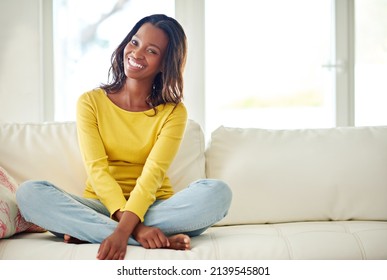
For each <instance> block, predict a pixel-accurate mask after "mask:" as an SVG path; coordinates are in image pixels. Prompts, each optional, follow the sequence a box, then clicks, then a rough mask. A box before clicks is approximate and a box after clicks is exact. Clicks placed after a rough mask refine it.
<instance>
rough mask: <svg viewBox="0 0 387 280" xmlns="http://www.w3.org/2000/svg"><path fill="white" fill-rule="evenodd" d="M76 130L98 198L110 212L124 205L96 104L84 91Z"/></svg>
mask: <svg viewBox="0 0 387 280" xmlns="http://www.w3.org/2000/svg"><path fill="white" fill-rule="evenodd" d="M77 132H78V141H79V147H80V150H81V153H82V156H83V160H84V163H85V166H86V171H87V174H88V180H89V182H90V184H91V185H92V187H93V189H94V191H95V193H96V195H97V197H98V199H99V200H100V201H101V202H102V203H103V204H104V205H105V206H106V208H107V209H108V210H109V212H110V214H111V215H112V214H113V213H114V212H116V211H117V210H119V209H121V208H122V207H123V206H124V205H125V203H126V199H125V197H124V194H123V192H122V189H121V187H120V185H119V184H118V183H117V182H116V180H115V179H114V178H113V177H112V176H111V175H110V173H109V165H108V156H107V154H106V151H105V148H104V145H103V142H102V139H101V136H100V133H99V128H98V121H97V115H96V107H95V106H94V105H93V102H92V100H90V97H89V96H88V95H87V94H83V95H82V96H81V97H80V98H79V99H78V103H77Z"/></svg>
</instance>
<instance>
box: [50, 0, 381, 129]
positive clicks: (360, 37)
mask: <svg viewBox="0 0 387 280" xmlns="http://www.w3.org/2000/svg"><path fill="white" fill-rule="evenodd" d="M53 5H54V13H53V21H54V32H53V33H54V62H55V69H54V70H55V71H54V73H55V118H54V119H55V120H57V121H61V120H73V119H75V103H76V100H77V99H78V96H79V95H80V94H82V93H83V92H85V91H87V90H90V89H92V88H94V87H97V86H99V85H100V84H101V83H105V82H106V81H107V74H108V69H109V66H110V56H111V53H112V52H113V50H114V49H115V47H116V46H117V45H118V44H119V43H120V42H121V40H122V38H123V37H124V36H125V35H126V34H127V32H128V31H129V29H130V28H131V27H132V26H133V24H134V23H135V22H136V21H138V20H139V19H140V18H142V17H143V16H145V15H148V14H151V13H165V14H167V15H170V16H176V18H177V19H178V20H179V21H180V23H182V25H183V27H184V28H185V30H186V33H187V36H188V44H189V45H188V55H189V57H188V63H187V69H186V71H185V75H186V76H185V82H186V83H185V101H186V104H187V108H188V111H189V112H190V113H191V116H193V118H194V119H195V120H197V121H199V123H200V124H201V125H202V126H203V127H204V128H205V132H206V135H207V136H209V133H210V132H211V131H213V130H214V129H216V128H217V127H218V126H219V125H226V126H236V127H262V128H274V129H275V128H313V127H314V128H318V127H333V126H342V125H359V126H360V125H386V124H387V110H385V109H384V107H385V104H387V82H386V80H385V79H384V77H385V76H386V75H387V0H314V1H310V0H292V1H288V0H271V1H265V0H239V1H235V0H109V1H108V0H82V1H77V0H61V1H53ZM90 7H92V9H91V8H90ZM175 9H176V10H175ZM203 73H204V74H203ZM199 85H200V86H199ZM202 86H203V89H202Z"/></svg>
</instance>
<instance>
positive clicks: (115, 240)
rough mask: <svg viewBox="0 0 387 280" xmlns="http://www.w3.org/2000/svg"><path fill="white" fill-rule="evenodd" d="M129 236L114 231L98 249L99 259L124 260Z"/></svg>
mask: <svg viewBox="0 0 387 280" xmlns="http://www.w3.org/2000/svg"><path fill="white" fill-rule="evenodd" d="M127 245H128V238H127V237H126V234H123V233H120V232H119V231H114V232H113V233H112V234H111V235H110V236H108V237H107V238H106V239H105V240H104V241H102V243H101V245H100V246H99V249H98V254H97V259H99V260H123V259H124V258H125V254H126V248H127Z"/></svg>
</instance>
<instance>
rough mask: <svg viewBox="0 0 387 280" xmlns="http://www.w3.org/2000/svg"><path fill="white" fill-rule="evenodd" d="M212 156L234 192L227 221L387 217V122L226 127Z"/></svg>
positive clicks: (215, 139) (212, 165)
mask: <svg viewBox="0 0 387 280" xmlns="http://www.w3.org/2000/svg"><path fill="white" fill-rule="evenodd" d="M206 160H207V162H206V163H207V167H206V168H207V176H208V177H210V178H219V179H222V180H224V181H225V182H226V183H228V184H229V185H230V187H231V189H232V191H233V201H232V205H231V209H230V211H229V214H228V216H227V217H226V218H225V219H223V220H222V221H221V222H220V223H219V224H220V225H224V224H253V223H278V222H293V221H322V220H387V127H361V128H360V127H358V128H354V127H347V128H331V129H305V130H265V129H240V128H227V127H220V128H219V129H217V130H216V131H214V132H213V134H212V139H211V142H210V145H209V147H208V149H207V151H206Z"/></svg>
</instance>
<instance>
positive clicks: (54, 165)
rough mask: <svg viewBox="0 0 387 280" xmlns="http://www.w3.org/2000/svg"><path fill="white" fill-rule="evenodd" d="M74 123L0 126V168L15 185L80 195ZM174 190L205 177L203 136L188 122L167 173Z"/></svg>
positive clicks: (82, 176) (81, 182) (81, 184)
mask: <svg viewBox="0 0 387 280" xmlns="http://www.w3.org/2000/svg"><path fill="white" fill-rule="evenodd" d="M77 139H78V138H77V131H76V124H75V122H54V123H39V124H34V123H22V124H20V123H19V124H18V123H12V124H6V123H2V124H0V155H1V157H0V165H1V166H3V167H4V168H6V169H7V170H8V172H9V173H10V174H11V175H12V176H13V177H14V178H15V180H16V181H17V182H18V183H21V182H23V181H25V180H47V181H50V182H52V183H53V184H56V185H57V186H59V187H61V188H63V189H64V190H66V191H68V192H70V193H74V194H78V195H82V193H83V189H84V186H85V181H86V171H85V168H84V165H83V162H82V158H81V154H80V150H79V147H78V140H77ZM168 175H169V176H170V179H171V182H172V184H173V185H174V188H175V190H176V191H179V190H181V189H182V188H184V187H186V186H187V185H189V184H190V183H191V182H192V181H195V180H197V179H200V178H204V177H205V158H204V134H203V131H202V129H201V127H200V126H199V125H198V124H197V123H196V122H194V121H192V120H188V123H187V128H186V131H185V135H184V138H183V141H182V143H181V147H180V150H179V152H178V154H177V155H176V158H175V160H174V162H173V163H172V165H171V168H170V170H169V171H168Z"/></svg>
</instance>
